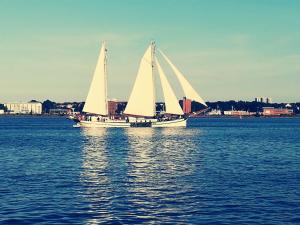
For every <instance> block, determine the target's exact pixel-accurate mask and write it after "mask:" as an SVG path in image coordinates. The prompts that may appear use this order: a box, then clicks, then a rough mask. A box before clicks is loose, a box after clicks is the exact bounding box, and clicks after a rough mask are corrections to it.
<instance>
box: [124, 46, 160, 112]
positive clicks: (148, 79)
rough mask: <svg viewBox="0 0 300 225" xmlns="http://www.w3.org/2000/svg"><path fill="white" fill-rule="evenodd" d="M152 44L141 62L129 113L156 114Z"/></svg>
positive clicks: (128, 108)
mask: <svg viewBox="0 0 300 225" xmlns="http://www.w3.org/2000/svg"><path fill="white" fill-rule="evenodd" d="M153 48H154V45H153V44H151V45H150V46H149V47H148V49H147V50H146V52H145V54H144V56H143V58H142V59H141V62H140V67H139V70H138V74H137V77H136V80H135V83H134V86H133V89H132V92H131V94H130V97H129V100H128V103H127V106H126V109H125V111H124V113H125V114H127V115H136V116H146V117H153V116H154V115H155V89H154V79H153V68H152V67H153V65H152V63H153V60H152V58H153V50H154V49H153Z"/></svg>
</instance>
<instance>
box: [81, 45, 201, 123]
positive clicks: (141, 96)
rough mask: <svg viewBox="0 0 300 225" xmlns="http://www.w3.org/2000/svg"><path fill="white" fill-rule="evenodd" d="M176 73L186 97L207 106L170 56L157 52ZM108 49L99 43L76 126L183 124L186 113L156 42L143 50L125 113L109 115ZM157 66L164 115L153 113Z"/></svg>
mask: <svg viewBox="0 0 300 225" xmlns="http://www.w3.org/2000/svg"><path fill="white" fill-rule="evenodd" d="M159 52H160V54H161V55H162V56H163V58H164V59H165V60H166V62H167V63H168V64H169V65H170V67H171V69H172V70H173V72H174V74H175V75H176V77H177V79H178V81H179V83H180V84H181V87H182V89H183V92H184V94H185V97H186V98H187V99H190V100H191V101H197V102H199V103H201V104H203V105H204V106H206V104H205V102H204V100H203V99H202V98H201V97H200V96H199V95H198V93H197V92H196V91H195V90H194V88H193V87H192V86H191V85H190V83H189V82H188V81H187V80H186V78H185V77H184V76H183V74H182V73H181V72H180V71H179V70H178V69H177V68H176V67H175V65H174V64H173V63H172V62H171V61H170V59H169V58H168V57H167V56H166V55H165V54H164V53H163V52H162V51H160V50H159ZM106 61H107V49H106V45H105V43H103V44H102V47H101V50H100V55H99V58H98V62H97V66H96V69H95V72H94V76H93V80H92V82H91V85H90V89H89V93H88V96H87V98H86V102H85V105H84V108H83V112H84V114H82V115H80V117H79V118H78V120H79V122H78V123H77V124H76V127H186V122H187V118H188V115H185V114H184V112H183V110H182V108H181V106H180V105H179V102H178V99H177V97H176V95H175V93H174V91H173V89H172V87H171V85H170V83H169V82H168V80H167V77H166V75H165V73H164V71H163V70H162V68H161V66H160V64H159V62H158V59H157V57H156V51H155V43H154V42H152V43H151V44H150V46H149V47H148V48H147V50H146V52H145V53H144V55H143V57H142V59H141V62H140V66H139V70H138V74H137V77H136V80H135V83H134V86H133V89H132V92H131V94H130V97H129V100H128V103H127V105H126V108H125V110H124V113H123V114H122V115H121V116H120V117H119V118H118V119H116V118H114V117H110V116H109V115H108V106H107V105H108V101H107V63H106ZM155 69H157V71H158V73H159V78H160V81H161V85H162V90H163V96H164V100H165V114H164V115H163V116H159V115H157V114H156V104H155V100H156V98H155V96H156V95H155V92H156V89H155V84H154V70H155Z"/></svg>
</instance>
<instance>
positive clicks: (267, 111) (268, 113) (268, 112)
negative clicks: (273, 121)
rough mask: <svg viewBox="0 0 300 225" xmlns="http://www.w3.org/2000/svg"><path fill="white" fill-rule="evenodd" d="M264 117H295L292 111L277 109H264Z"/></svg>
mask: <svg viewBox="0 0 300 225" xmlns="http://www.w3.org/2000/svg"><path fill="white" fill-rule="evenodd" d="M262 114H263V115H264V116H291V115H293V110H292V109H282V108H281V109H275V108H274V107H263V113H262Z"/></svg>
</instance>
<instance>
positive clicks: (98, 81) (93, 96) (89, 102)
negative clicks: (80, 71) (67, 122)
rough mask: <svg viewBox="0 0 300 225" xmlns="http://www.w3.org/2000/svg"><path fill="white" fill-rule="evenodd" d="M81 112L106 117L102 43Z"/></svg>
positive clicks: (103, 50) (104, 58)
mask: <svg viewBox="0 0 300 225" xmlns="http://www.w3.org/2000/svg"><path fill="white" fill-rule="evenodd" d="M83 111H84V112H87V113H94V114H99V115H107V114H108V113H107V78H106V48H105V43H104V42H103V44H102V47H101V50H100V54H99V58H98V62H97V66H96V69H95V72H94V77H93V80H92V83H91V86H90V89H89V93H88V96H87V98H86V101H85V104H84V107H83Z"/></svg>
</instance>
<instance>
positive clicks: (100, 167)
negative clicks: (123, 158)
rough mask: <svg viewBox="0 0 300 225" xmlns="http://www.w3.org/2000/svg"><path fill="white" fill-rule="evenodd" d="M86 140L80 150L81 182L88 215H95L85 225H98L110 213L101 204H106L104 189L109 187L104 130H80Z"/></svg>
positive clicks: (106, 195)
mask: <svg viewBox="0 0 300 225" xmlns="http://www.w3.org/2000/svg"><path fill="white" fill-rule="evenodd" d="M82 134H83V135H84V136H85V138H86V140H85V143H84V146H83V149H82V152H83V154H82V156H83V163H82V172H81V182H82V184H83V185H84V187H86V189H85V193H83V197H84V198H85V200H86V201H88V204H89V213H92V214H93V215H95V216H94V217H93V218H91V219H88V221H87V224H99V222H101V217H98V216H97V215H101V216H104V217H105V216H106V217H110V212H109V210H108V209H106V208H105V207H101V205H99V203H101V204H107V202H108V201H109V195H108V192H107V191H103V190H104V189H106V188H108V187H109V186H110V180H109V177H108V176H107V174H106V170H107V166H108V159H107V152H106V137H107V136H106V135H107V131H106V129H102V128H91V129H82Z"/></svg>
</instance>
